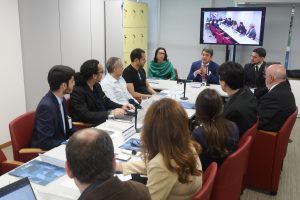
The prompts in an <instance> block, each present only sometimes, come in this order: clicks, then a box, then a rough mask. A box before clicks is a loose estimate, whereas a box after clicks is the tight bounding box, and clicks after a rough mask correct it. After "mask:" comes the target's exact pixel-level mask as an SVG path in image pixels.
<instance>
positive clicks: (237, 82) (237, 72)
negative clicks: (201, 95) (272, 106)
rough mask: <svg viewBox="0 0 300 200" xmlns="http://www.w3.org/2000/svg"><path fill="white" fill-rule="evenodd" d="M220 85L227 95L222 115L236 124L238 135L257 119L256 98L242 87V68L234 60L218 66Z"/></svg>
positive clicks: (246, 88)
mask: <svg viewBox="0 0 300 200" xmlns="http://www.w3.org/2000/svg"><path fill="white" fill-rule="evenodd" d="M217 73H218V75H219V77H220V85H221V88H222V90H224V92H226V93H227V94H228V96H229V99H228V101H227V102H226V104H225V105H224V116H225V117H226V118H227V119H228V120H230V121H233V122H235V123H236V124H237V126H238V127H239V131H240V137H241V136H242V135H243V134H244V133H245V131H246V130H247V129H249V128H250V127H251V126H252V125H253V124H254V123H255V122H256V120H257V109H256V106H257V103H256V98H255V97H254V95H253V93H252V92H251V91H250V89H249V88H248V87H244V69H243V67H242V66H241V65H240V64H238V63H234V62H225V63H223V64H222V65H220V67H219V68H218V72H217Z"/></svg>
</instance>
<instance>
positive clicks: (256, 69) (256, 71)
mask: <svg viewBox="0 0 300 200" xmlns="http://www.w3.org/2000/svg"><path fill="white" fill-rule="evenodd" d="M255 73H256V74H257V73H258V66H257V65H255Z"/></svg>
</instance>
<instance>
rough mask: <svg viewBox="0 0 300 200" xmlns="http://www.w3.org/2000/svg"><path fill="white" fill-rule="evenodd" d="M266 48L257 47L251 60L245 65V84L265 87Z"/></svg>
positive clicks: (252, 86) (251, 86)
mask: <svg viewBox="0 0 300 200" xmlns="http://www.w3.org/2000/svg"><path fill="white" fill-rule="evenodd" d="M266 55H267V53H266V50H265V49H264V48H256V49H254V50H253V52H252V54H251V62H250V63H248V64H246V65H245V66H244V71H245V85H246V86H248V87H250V88H260V87H265V86H266V84H265V77H264V76H265V66H266V62H265V57H266Z"/></svg>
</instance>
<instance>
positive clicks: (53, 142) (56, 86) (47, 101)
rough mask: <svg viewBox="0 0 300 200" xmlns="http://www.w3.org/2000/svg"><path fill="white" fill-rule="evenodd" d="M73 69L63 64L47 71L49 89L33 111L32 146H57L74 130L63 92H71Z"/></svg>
mask: <svg viewBox="0 0 300 200" xmlns="http://www.w3.org/2000/svg"><path fill="white" fill-rule="evenodd" d="M74 74H75V71H74V70H73V69H72V68H70V67H67V66H64V65H56V66H54V67H52V68H51V69H50V71H49V73H48V83H49V86H50V91H49V92H48V93H47V94H46V95H45V96H44V97H43V98H42V100H41V101H40V103H39V104H38V107H37V109H36V112H35V122H34V129H33V136H32V147H36V148H41V149H43V150H49V149H52V148H54V147H56V146H59V145H60V144H61V143H62V142H63V141H65V140H66V139H68V138H69V137H70V136H71V134H72V133H73V132H74V131H75V129H73V128H72V120H71V118H70V117H69V116H68V111H67V109H66V99H65V98H64V95H65V94H69V93H71V92H72V90H73V87H74Z"/></svg>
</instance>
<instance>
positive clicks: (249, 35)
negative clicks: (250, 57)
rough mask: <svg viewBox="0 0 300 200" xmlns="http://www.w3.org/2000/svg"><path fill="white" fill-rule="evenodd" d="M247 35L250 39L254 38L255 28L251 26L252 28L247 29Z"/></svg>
mask: <svg viewBox="0 0 300 200" xmlns="http://www.w3.org/2000/svg"><path fill="white" fill-rule="evenodd" d="M247 36H248V37H249V38H251V39H253V40H254V39H255V37H256V30H255V29H254V28H252V29H249V31H248V33H247Z"/></svg>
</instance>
